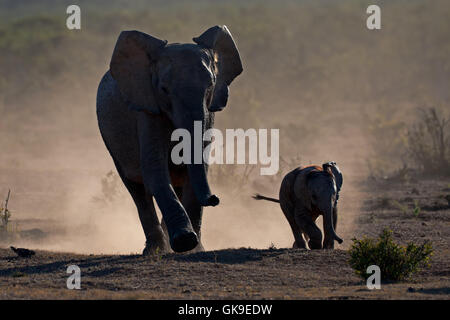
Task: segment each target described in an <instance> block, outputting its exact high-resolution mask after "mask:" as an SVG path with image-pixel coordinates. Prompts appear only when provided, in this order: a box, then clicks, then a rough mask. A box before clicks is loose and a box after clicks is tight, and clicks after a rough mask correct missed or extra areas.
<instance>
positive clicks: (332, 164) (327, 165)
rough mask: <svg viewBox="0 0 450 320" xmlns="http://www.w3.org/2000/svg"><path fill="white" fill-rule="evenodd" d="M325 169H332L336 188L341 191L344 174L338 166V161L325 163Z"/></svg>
mask: <svg viewBox="0 0 450 320" xmlns="http://www.w3.org/2000/svg"><path fill="white" fill-rule="evenodd" d="M322 168H323V171H327V170H328V169H330V170H331V173H333V176H334V179H335V181H336V188H337V191H338V192H339V191H340V190H341V188H342V183H343V182H344V178H343V176H342V173H341V171H340V170H339V167H338V166H337V164H336V162H334V161H331V162H327V163H324V164H323V165H322Z"/></svg>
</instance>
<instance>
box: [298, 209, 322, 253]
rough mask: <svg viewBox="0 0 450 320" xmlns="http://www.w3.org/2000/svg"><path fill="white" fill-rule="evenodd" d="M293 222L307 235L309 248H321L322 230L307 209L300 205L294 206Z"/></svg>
mask: <svg viewBox="0 0 450 320" xmlns="http://www.w3.org/2000/svg"><path fill="white" fill-rule="evenodd" d="M294 217H295V222H297V224H298V226H299V227H300V229H301V230H302V231H303V232H304V233H305V234H306V235H307V236H308V237H309V241H308V245H309V248H310V249H321V248H322V232H321V231H320V229H319V227H317V225H316V224H315V223H314V220H313V219H312V218H311V213H310V211H309V210H307V209H306V208H304V207H303V206H301V205H298V206H296V207H295V215H294Z"/></svg>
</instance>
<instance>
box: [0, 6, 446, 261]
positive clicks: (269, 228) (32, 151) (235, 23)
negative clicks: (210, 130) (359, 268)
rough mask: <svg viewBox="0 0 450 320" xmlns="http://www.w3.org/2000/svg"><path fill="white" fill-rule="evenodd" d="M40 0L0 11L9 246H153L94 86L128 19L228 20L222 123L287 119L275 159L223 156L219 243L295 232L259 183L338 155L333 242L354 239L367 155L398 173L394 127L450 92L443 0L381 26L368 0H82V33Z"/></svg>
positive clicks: (139, 25) (197, 25) (211, 230)
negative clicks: (273, 170) (0, 17)
mask: <svg viewBox="0 0 450 320" xmlns="http://www.w3.org/2000/svg"><path fill="white" fill-rule="evenodd" d="M37 2H39V3H42V10H40V9H36V11H35V12H32V13H28V14H25V13H23V12H22V11H23V10H24V9H23V8H22V7H21V6H20V5H18V4H17V5H15V4H12V3H9V4H6V5H2V7H1V11H2V12H5V11H4V10H11V12H16V13H17V16H16V17H15V19H5V20H4V21H3V22H2V24H1V25H0V35H1V37H3V39H0V54H1V56H2V61H0V70H1V72H0V74H2V75H3V76H1V78H0V85H1V91H0V115H1V118H0V139H1V140H0V199H1V198H3V197H4V196H6V194H7V190H8V189H11V191H12V196H11V200H10V203H9V208H10V210H11V212H12V222H11V223H12V224H13V225H15V226H17V231H16V234H15V235H13V236H11V237H10V238H8V239H6V240H5V241H2V242H1V245H2V246H5V247H6V246H9V245H23V246H27V247H31V248H35V249H47V250H55V251H68V252H77V253H87V254H97V253H108V254H118V253H120V254H129V253H138V252H141V251H142V249H143V248H144V243H145V239H144V234H143V231H142V228H141V225H140V222H139V218H138V214H137V211H136V209H135V206H134V204H133V202H132V199H131V197H130V196H129V194H128V193H127V192H126V190H125V188H124V186H123V185H122V184H121V183H120V181H117V180H114V178H113V176H114V175H112V176H109V178H108V179H112V180H111V181H110V180H107V181H106V182H105V180H104V179H105V177H107V174H108V172H110V171H111V170H112V171H113V172H115V168H114V165H113V163H112V160H111V158H110V156H109V154H108V152H107V150H106V148H105V146H104V144H103V142H102V140H101V137H100V134H99V131H98V127H97V120H96V114H95V97H96V90H97V85H98V82H99V81H100V79H101V77H102V75H103V73H104V72H105V71H106V70H107V68H108V64H109V59H110V57H111V53H112V49H113V46H114V44H115V41H116V39H117V36H118V34H119V32H120V31H121V30H126V29H138V30H142V31H144V32H147V33H149V34H152V35H154V36H157V37H160V38H163V39H167V40H169V42H176V41H180V42H189V41H190V39H191V38H192V37H193V36H197V35H199V34H200V33H202V32H203V31H204V30H206V29H207V28H208V27H210V26H212V25H215V24H226V25H227V26H228V27H229V29H230V30H231V32H232V34H233V36H234V38H235V40H236V42H237V45H238V47H239V50H240V53H241V57H242V60H243V64H244V73H243V74H242V75H241V76H240V77H238V78H237V79H236V80H235V81H234V82H233V84H232V85H231V87H230V100H229V103H228V106H227V108H225V110H223V111H222V112H219V113H217V114H216V127H217V128H219V129H225V128H244V129H248V128H255V129H258V128H267V129H270V128H277V129H280V156H281V159H280V163H281V166H280V172H279V174H277V175H275V176H260V175H259V169H257V168H253V169H252V170H251V169H249V170H250V173H247V174H246V175H244V174H243V171H244V170H245V167H244V166H242V167H241V168H237V169H236V168H235V167H233V166H227V165H224V167H223V168H220V169H219V168H217V165H213V166H212V167H211V170H210V184H211V188H212V191H213V192H214V193H216V194H217V195H218V196H219V197H220V198H221V204H220V205H219V206H218V207H214V208H205V210H204V217H203V228H202V239H203V240H202V241H203V244H204V246H205V248H206V249H207V250H217V249H222V248H236V247H253V248H268V247H270V246H275V247H291V246H292V243H293V236H292V234H291V230H290V228H289V225H288V223H287V221H286V220H285V218H284V216H283V214H282V212H281V209H280V208H279V206H278V205H277V204H275V203H270V202H265V201H255V200H253V199H252V198H251V196H252V195H253V194H254V193H261V194H264V195H267V196H272V197H277V196H278V190H279V187H280V183H281V180H282V178H283V176H284V174H286V173H287V172H289V171H290V170H292V169H294V168H295V167H297V166H300V165H308V164H319V165H320V164H322V163H324V162H326V161H336V162H337V164H338V165H339V167H340V168H341V171H342V172H343V175H344V184H343V189H342V193H341V198H340V207H339V222H338V228H337V233H338V235H340V236H341V237H342V238H343V239H344V243H343V244H342V246H339V245H337V247H338V248H346V247H347V246H348V244H349V243H350V239H351V238H352V236H353V233H354V230H355V228H357V218H358V215H359V208H360V205H361V203H362V201H363V199H361V192H360V188H361V183H362V182H363V181H364V180H365V179H366V178H367V176H368V175H369V174H370V173H371V172H370V170H371V169H370V168H374V167H375V168H378V169H377V170H378V171H381V172H386V171H388V170H394V169H395V168H397V167H398V166H400V165H401V157H400V155H399V154H398V153H397V152H398V150H399V148H398V144H395V143H401V141H400V142H398V141H397V140H395V139H394V138H395V137H396V136H395V135H396V134H397V133H398V132H397V131H395V130H394V129H395V128H397V127H400V128H401V127H402V125H403V124H404V123H407V122H408V121H410V119H411V111H412V110H414V109H415V108H417V107H418V106H422V105H424V104H425V105H430V104H431V105H437V106H441V105H445V103H447V104H448V102H449V101H450V97H449V92H448V91H447V90H442V88H443V87H442V86H443V83H445V84H446V88H448V87H449V83H448V82H449V79H448V75H447V76H446V75H445V71H444V69H441V68H440V67H439V66H441V65H446V66H448V65H449V64H448V61H449V60H448V59H449V58H448V57H450V52H449V51H450V48H449V47H448V45H447V44H444V42H445V41H443V39H448V32H449V30H450V28H449V26H448V24H449V21H450V19H449V16H450V13H449V12H450V5H449V4H448V3H447V2H445V1H437V2H436V3H433V4H428V6H427V8H422V6H421V5H420V4H419V3H409V2H401V3H398V4H391V3H386V4H385V5H384V6H383V7H386V8H389V10H386V12H385V13H383V19H385V20H383V21H386V24H383V29H382V30H381V31H373V32H372V31H368V30H367V29H366V28H365V20H364V19H365V8H364V7H362V6H361V3H360V2H359V1H348V2H346V3H332V4H331V3H328V2H326V5H325V4H318V3H316V2H311V1H304V2H292V1H287V0H286V1H281V2H276V4H275V3H272V4H263V3H262V2H259V1H248V2H246V3H241V2H239V1H231V2H227V3H219V2H217V3H216V2H214V3H210V2H194V1H192V3H191V2H190V1H188V2H187V4H186V3H183V4H180V3H178V2H172V1H167V4H162V3H159V4H158V5H155V6H153V7H152V8H151V10H150V8H147V7H146V6H144V5H142V4H141V5H139V6H138V7H137V8H135V9H133V8H129V7H128V6H126V7H125V2H120V1H117V2H115V3H114V5H112V6H109V4H107V2H106V1H98V2H96V4H92V5H89V4H87V3H86V4H85V6H83V7H82V8H83V14H86V15H87V16H88V17H89V19H87V22H86V25H83V27H82V28H83V29H82V31H81V32H78V33H71V32H70V31H68V30H65V29H64V24H61V23H60V22H61V21H60V20H61V17H60V16H58V14H59V13H57V12H58V11H57V10H56V9H58V8H55V12H53V11H51V12H50V13H49V12H48V11H45V8H46V6H47V7H48V6H49V1H45V0H42V1H37ZM7 6H11V7H8V8H7ZM106 8H109V9H106ZM59 9H61V10H60V12H65V10H64V8H59ZM419 9H420V10H419ZM105 10H106V11H105ZM52 15H53V16H52ZM200 15H201V16H202V17H205V16H206V17H207V18H205V19H199V16H200ZM436 16H439V17H441V19H438V18H436ZM243 17H245V18H243ZM446 17H447V18H446ZM181 21H183V24H181ZM418 21H419V22H418ZM61 25H62V26H61ZM4 35H8V36H4ZM424 47H426V48H427V50H424ZM447 71H448V70H447ZM6 74H9V75H10V77H9V78H8V79H6V78H5V75H6ZM368 164H370V165H368ZM116 178H117V176H116ZM102 179H103V180H102ZM102 181H103V182H102ZM319 225H321V222H319ZM30 230H31V231H30ZM33 230H34V231H33ZM36 230H40V231H41V232H37V231H36Z"/></svg>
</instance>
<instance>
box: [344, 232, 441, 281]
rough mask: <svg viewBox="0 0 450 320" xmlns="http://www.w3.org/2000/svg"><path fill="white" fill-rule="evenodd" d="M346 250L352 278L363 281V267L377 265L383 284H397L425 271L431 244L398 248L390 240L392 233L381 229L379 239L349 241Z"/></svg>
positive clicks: (365, 276) (427, 265)
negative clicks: (348, 255)
mask: <svg viewBox="0 0 450 320" xmlns="http://www.w3.org/2000/svg"><path fill="white" fill-rule="evenodd" d="M352 240H353V244H352V247H351V249H350V261H349V263H350V266H351V267H352V268H353V269H355V271H356V274H358V275H360V276H361V277H363V278H365V279H367V278H368V277H369V276H370V274H367V272H366V270H367V267H368V266H370V265H377V266H378V267H380V270H381V279H382V280H383V281H386V280H390V281H400V280H404V279H407V278H408V277H409V276H411V274H413V273H414V272H417V271H419V270H420V268H421V267H429V260H430V257H431V255H432V254H433V249H432V246H431V243H429V242H425V243H424V244H422V245H416V244H414V243H410V244H408V246H406V247H402V246H400V245H398V244H396V243H395V242H394V241H393V239H392V231H390V230H388V229H384V230H383V232H382V233H381V235H380V237H379V239H377V240H376V239H370V238H363V239H362V240H358V239H352Z"/></svg>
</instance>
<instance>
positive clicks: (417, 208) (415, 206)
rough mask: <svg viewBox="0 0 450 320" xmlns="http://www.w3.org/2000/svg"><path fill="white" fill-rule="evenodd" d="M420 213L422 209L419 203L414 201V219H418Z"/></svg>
mask: <svg viewBox="0 0 450 320" xmlns="http://www.w3.org/2000/svg"><path fill="white" fill-rule="evenodd" d="M420 211H421V209H420V205H419V201H418V200H414V209H413V214H414V217H416V218H417V217H418V216H419V213H420Z"/></svg>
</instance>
